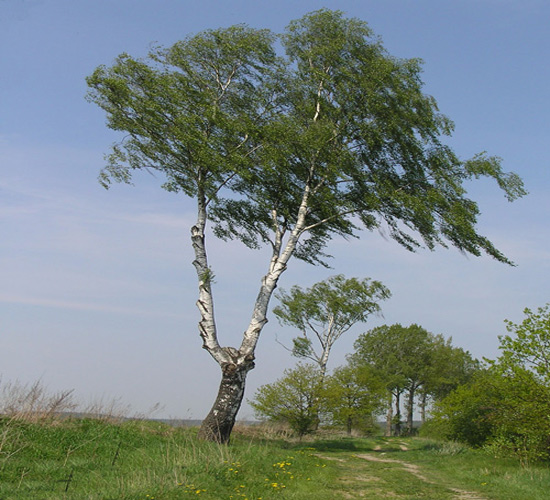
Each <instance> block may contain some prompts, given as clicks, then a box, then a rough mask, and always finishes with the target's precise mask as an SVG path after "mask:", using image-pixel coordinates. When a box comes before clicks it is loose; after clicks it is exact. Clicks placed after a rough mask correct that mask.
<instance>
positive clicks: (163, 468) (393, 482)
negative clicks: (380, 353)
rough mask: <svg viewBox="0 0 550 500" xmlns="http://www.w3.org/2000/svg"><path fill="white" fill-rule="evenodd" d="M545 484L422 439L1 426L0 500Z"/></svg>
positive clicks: (532, 488)
mask: <svg viewBox="0 0 550 500" xmlns="http://www.w3.org/2000/svg"><path fill="white" fill-rule="evenodd" d="M403 448H407V449H406V450H404V449H403ZM375 460H376V461H375ZM380 460H382V461H380ZM404 463H411V464H412V463H414V464H416V467H417V468H416V469H412V468H410V467H407V466H406V465H404ZM549 484H550V473H549V471H548V469H547V468H542V467H539V468H531V469H521V468H519V467H518V466H517V464H515V463H513V462H510V461H504V460H496V459H493V458H491V457H489V456H487V455H484V454H481V453H477V452H473V451H470V450H466V449H465V448H462V447H453V446H451V445H439V444H436V443H434V442H429V441H425V440H386V439H371V440H360V439H354V440H348V439H337V440H333V441H330V440H324V441H313V442H308V443H296V442H294V443H289V442H285V441H282V440H262V439H260V438H258V437H254V438H252V437H249V436H245V435H240V434H237V433H235V438H234V439H233V442H232V444H231V445H230V446H218V445H214V444H211V443H204V442H200V441H197V440H196V438H195V430H194V429H183V428H178V429H175V428H172V427H169V426H167V425H164V424H160V423H155V422H142V421H131V422H125V423H122V424H112V423H106V422H102V421H97V420H71V421H61V422H59V421H57V422H51V423H48V424H33V423H28V422H22V421H16V420H10V419H3V420H0V499H1V500H8V499H17V500H25V499H33V500H47V499H56V500H57V499H63V498H66V499H102V500H106V499H127V500H134V499H135V500H152V499H153V498H155V499H157V500H161V499H162V500H164V499H180V498H182V499H184V498H197V497H198V498H205V499H213V500H214V499H215V500H220V499H248V500H258V499H262V500H268V499H274V498H279V499H297V500H300V499H312V498H313V499H315V500H334V499H337V498H338V499H339V498H369V499H377V498H389V497H390V496H391V497H392V498H404V499H405V498H411V499H412V498H430V499H442V500H443V499H446V498H458V496H457V495H459V493H458V492H457V491H453V489H455V490H457V489H460V490H461V491H462V492H471V493H472V494H473V492H478V493H477V495H478V496H477V497H476V496H473V495H470V497H467V496H462V498H464V499H466V498H486V499H490V498H494V499H503V500H505V499H520V498H521V499H523V498H529V499H530V500H531V499H532V500H537V499H543V498H544V499H546V498H547V495H548V493H547V492H548V485H549Z"/></svg>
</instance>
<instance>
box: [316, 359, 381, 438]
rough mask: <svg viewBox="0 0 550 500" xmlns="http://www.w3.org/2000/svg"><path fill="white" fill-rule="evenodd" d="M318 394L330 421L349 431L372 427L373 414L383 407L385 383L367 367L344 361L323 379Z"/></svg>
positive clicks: (369, 429) (371, 429)
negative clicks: (320, 393) (321, 387)
mask: <svg viewBox="0 0 550 500" xmlns="http://www.w3.org/2000/svg"><path fill="white" fill-rule="evenodd" d="M322 394H323V409H324V410H325V411H326V412H327V413H328V414H329V415H330V418H331V421H332V422H333V423H335V424H340V425H343V426H345V428H346V431H347V433H348V435H351V432H352V430H353V429H354V428H361V429H363V431H366V432H369V431H370V432H372V431H373V429H374V428H375V426H376V422H375V420H374V417H375V416H376V415H378V414H379V413H380V412H381V411H382V410H383V408H384V407H385V399H386V387H385V384H384V382H383V380H381V379H380V378H379V377H378V376H377V374H376V373H374V372H373V370H371V369H370V368H369V367H366V366H352V365H346V366H342V367H340V368H337V369H336V370H334V372H333V373H332V375H330V376H329V377H328V378H327V379H326V382H325V384H324V387H323V391H322Z"/></svg>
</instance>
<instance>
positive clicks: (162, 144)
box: [87, 9, 525, 264]
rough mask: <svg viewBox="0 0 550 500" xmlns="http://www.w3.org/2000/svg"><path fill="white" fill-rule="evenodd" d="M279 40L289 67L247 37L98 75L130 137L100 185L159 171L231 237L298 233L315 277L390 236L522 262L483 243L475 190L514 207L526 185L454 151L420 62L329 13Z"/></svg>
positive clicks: (236, 33)
mask: <svg viewBox="0 0 550 500" xmlns="http://www.w3.org/2000/svg"><path fill="white" fill-rule="evenodd" d="M280 39H281V42H282V46H283V48H284V51H285V54H284V55H283V56H278V55H277V54H276V50H275V40H276V36H275V35H274V34H273V33H271V32H269V31H268V30H255V29H252V28H249V27H247V26H245V25H236V26H232V27H230V28H226V29H217V30H208V31H205V32H202V33H199V34H198V35H195V36H192V37H188V38H186V39H184V40H182V41H180V42H177V43H176V44H174V45H173V46H172V47H169V48H167V49H163V48H157V49H154V50H153V51H152V52H151V53H150V54H149V56H148V58H147V59H146V60H137V59H134V58H132V57H130V56H129V55H127V54H122V55H121V56H119V57H118V58H117V59H116V61H115V63H114V64H113V65H112V66H111V67H106V66H100V67H99V68H97V69H96V71H95V72H94V73H93V74H92V75H91V76H90V77H89V78H88V79H87V82H88V85H89V87H90V92H89V94H88V99H89V100H90V101H92V102H94V103H96V104H98V105H99V106H100V107H102V108H103V109H104V110H105V111H106V113H107V118H108V125H109V127H111V128H113V129H114V130H117V131H120V132H123V133H125V134H127V135H126V136H125V137H124V139H122V141H121V142H120V143H118V144H116V145H115V146H114V147H113V153H112V154H111V155H109V156H108V166H107V167H106V168H105V170H104V171H103V172H102V173H101V175H100V182H101V183H102V184H103V185H104V186H106V187H107V186H108V185H109V184H110V182H111V181H122V182H129V181H130V179H131V172H132V170H134V169H154V170H158V171H160V172H162V173H163V174H165V176H166V178H167V182H166V183H165V184H164V187H166V188H167V189H169V190H172V191H182V192H183V193H185V194H186V195H188V196H191V197H203V198H204V205H205V206H208V207H209V211H208V216H209V218H210V220H211V221H213V222H214V227H215V232H216V234H217V236H219V237H220V238H226V239H227V238H229V239H230V238H236V239H239V240H240V241H242V242H243V243H244V244H245V245H247V246H249V247H251V248H258V247H259V246H261V245H263V244H266V243H267V244H270V245H272V246H273V247H274V248H276V249H277V248H279V247H280V241H281V239H282V238H284V237H285V236H288V235H289V234H290V232H291V231H293V230H294V231H296V232H297V234H298V235H299V239H300V243H299V245H298V246H296V249H295V256H296V257H297V258H299V259H302V260H305V261H307V262H310V263H322V264H324V263H325V262H324V260H323V257H324V254H323V248H324V247H325V246H326V245H327V243H328V242H329V241H330V239H331V238H332V237H333V236H334V235H342V236H352V235H354V234H355V233H356V231H357V230H358V229H359V224H361V225H363V227H365V228H366V229H368V230H372V229H374V228H377V227H379V226H381V225H385V226H386V227H387V229H388V230H389V234H390V236H391V237H392V238H394V239H395V240H396V241H397V242H398V243H399V244H400V245H402V246H403V247H405V248H406V249H407V250H410V251H414V250H416V249H417V248H419V247H421V246H422V245H425V246H426V247H428V248H430V249H433V248H434V247H435V246H436V245H443V246H445V245H447V244H451V245H453V246H456V247H457V248H458V249H459V250H461V251H464V252H468V253H471V254H473V255H480V254H481V253H482V252H484V253H487V254H489V255H491V256H493V257H494V258H495V259H497V260H499V261H502V262H506V263H510V261H509V260H508V259H507V258H506V257H505V256H504V255H503V254H502V253H501V252H500V251H498V250H497V249H496V248H495V247H494V246H493V245H492V244H491V242H490V241H489V240H488V239H487V238H486V237H484V236H481V235H479V234H478V233H477V229H476V223H477V216H478V215H479V210H478V207H477V204H476V203H475V202H473V201H472V200H469V199H468V198H466V197H465V193H466V192H465V188H464V182H465V181H467V180H469V179H472V178H479V177H490V178H493V179H495V181H496V182H497V184H498V185H499V187H500V188H501V189H503V191H504V192H505V195H506V196H507V197H508V199H510V200H513V199H516V198H518V197H520V196H523V195H524V194H525V190H524V188H523V184H522V182H521V180H520V179H519V177H517V176H516V175H515V174H509V173H505V172H503V171H502V168H501V160H500V159H499V158H497V157H491V156H487V155H486V154H485V153H481V154H479V155H476V156H475V157H474V158H472V159H471V160H468V161H460V160H459V159H458V157H457V156H456V155H455V154H454V152H453V151H452V150H451V149H450V148H449V147H447V146H445V145H444V144H442V142H441V137H443V136H446V135H449V134H450V133H451V131H452V129H453V124H452V122H451V121H450V120H449V119H448V118H447V117H445V116H444V115H442V114H441V113H439V111H438V108H437V104H436V102H435V100H434V99H433V97H431V96H428V95H425V94H423V93H422V85H423V83H422V80H421V78H420V74H421V61H420V60H419V59H409V60H401V59H397V58H394V57H392V56H390V55H389V54H388V53H387V52H386V51H385V49H384V47H383V46H382V43H381V42H380V40H379V39H378V38H377V37H375V36H374V35H373V33H372V31H371V30H370V28H369V27H368V25H367V24H366V23H365V22H363V21H361V20H358V19H354V18H345V17H344V16H343V14H342V13H341V12H339V11H330V10H327V9H321V10H318V11H315V12H311V13H309V14H306V15H305V16H304V17H302V18H301V19H297V20H295V21H292V22H291V23H290V24H289V26H288V28H287V29H286V31H285V33H284V34H282V35H281V37H280ZM304 210H305V219H301V218H300V217H301V215H300V214H302V215H303V214H304Z"/></svg>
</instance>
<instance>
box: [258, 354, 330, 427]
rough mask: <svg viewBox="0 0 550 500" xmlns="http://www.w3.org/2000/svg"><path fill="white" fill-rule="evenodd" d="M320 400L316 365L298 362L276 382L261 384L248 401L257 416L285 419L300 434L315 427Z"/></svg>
mask: <svg viewBox="0 0 550 500" xmlns="http://www.w3.org/2000/svg"><path fill="white" fill-rule="evenodd" d="M320 401H321V386H320V385H319V369H318V368H317V367H315V366H313V365H302V364H299V365H298V366H297V367H296V368H294V369H293V370H285V372H284V375H283V377H282V378H280V379H279V380H277V381H276V382H274V383H272V384H266V385H263V386H261V387H260V388H259V389H258V390H257V391H256V394H255V396H254V400H253V401H251V402H250V405H251V406H252V408H254V410H255V412H256V415H257V416H259V417H260V418H267V419H269V420H272V421H275V422H286V423H288V425H290V427H291V428H292V430H294V431H295V432H296V433H297V434H298V435H299V436H300V437H301V436H303V435H305V434H308V433H309V432H311V431H313V430H315V427H316V425H317V418H318V414H319V409H320V408H319V402H320Z"/></svg>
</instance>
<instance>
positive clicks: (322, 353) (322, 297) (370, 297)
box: [273, 274, 391, 376]
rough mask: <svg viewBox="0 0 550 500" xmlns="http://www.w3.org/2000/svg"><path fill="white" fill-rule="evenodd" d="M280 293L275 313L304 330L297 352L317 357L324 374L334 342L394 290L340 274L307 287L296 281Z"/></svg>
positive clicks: (303, 356)
mask: <svg viewBox="0 0 550 500" xmlns="http://www.w3.org/2000/svg"><path fill="white" fill-rule="evenodd" d="M276 296H277V298H278V299H279V302H280V304H279V305H278V306H277V307H275V308H274V309H273V313H274V314H275V316H277V318H278V319H279V321H280V322H281V323H283V324H286V325H290V326H293V327H294V328H296V329H298V330H299V331H300V334H301V335H300V336H299V337H297V338H295V339H294V347H293V350H292V352H293V354H294V355H295V356H298V357H301V358H309V359H311V360H313V361H315V363H317V364H318V365H319V368H320V370H321V376H324V374H325V372H326V368H327V363H328V359H329V356H330V351H331V349H332V346H333V345H334V343H335V342H336V341H337V340H338V339H339V338H340V337H341V336H342V335H343V334H344V333H346V332H347V331H348V330H349V329H350V328H351V327H352V326H353V325H355V324H357V323H361V322H364V321H366V320H367V318H368V317H369V316H370V315H371V314H373V313H378V312H380V310H381V308H380V305H379V302H380V301H382V300H385V299H387V298H389V297H390V296H391V293H390V291H389V290H388V289H387V288H386V287H385V286H384V285H383V284H382V283H380V282H379V281H373V280H371V279H369V278H365V279H362V280H360V279H357V278H349V279H346V278H345V277H344V276H343V275H342V274H338V275H336V276H332V277H330V278H328V279H326V280H324V281H321V282H319V283H315V284H314V285H313V286H311V287H310V288H307V289H305V290H304V289H302V288H301V287H299V286H298V285H295V286H293V287H292V288H291V290H290V292H286V291H285V290H281V291H280V292H279V293H277V294H276ZM312 339H316V342H315V343H316V344H317V343H318V344H319V346H320V350H318V349H316V348H315V347H314V346H313V342H312Z"/></svg>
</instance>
